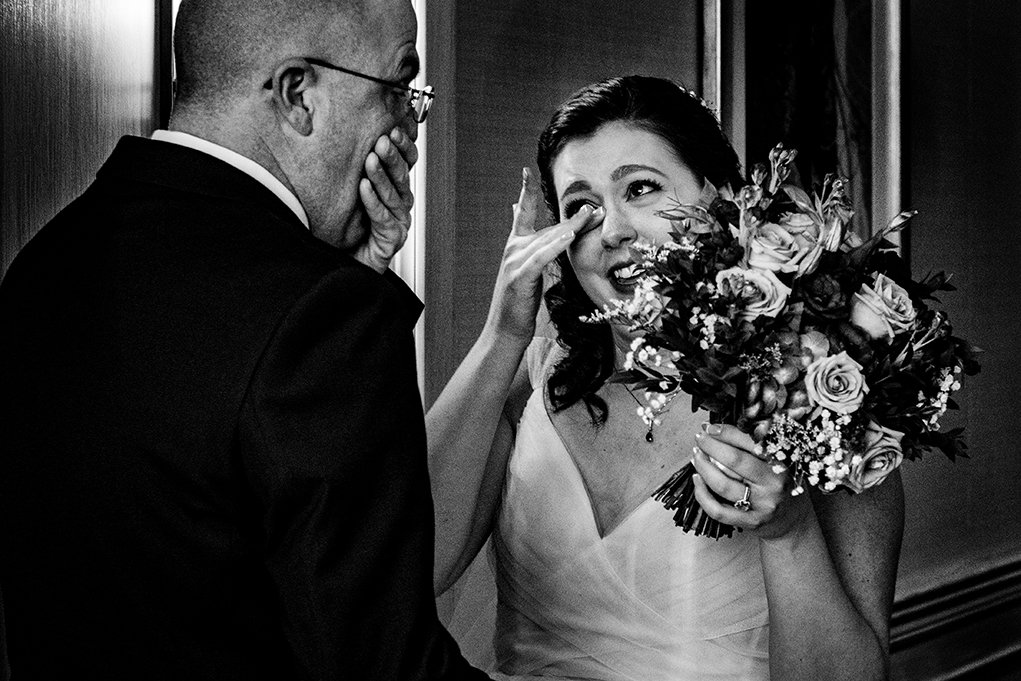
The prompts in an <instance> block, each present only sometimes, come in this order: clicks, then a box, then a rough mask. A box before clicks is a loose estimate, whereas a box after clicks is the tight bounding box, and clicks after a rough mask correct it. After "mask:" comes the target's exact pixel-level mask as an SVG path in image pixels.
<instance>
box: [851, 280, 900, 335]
mask: <svg viewBox="0 0 1021 681" xmlns="http://www.w3.org/2000/svg"><path fill="white" fill-rule="evenodd" d="M914 321H915V306H914V305H912V303H911V298H910V297H909V296H908V292H907V291H905V290H904V289H903V288H901V287H900V286H898V285H897V284H896V283H894V281H893V280H892V279H890V278H889V277H887V276H886V275H885V274H876V276H875V278H874V279H873V283H872V286H869V285H868V284H862V287H861V290H860V291H858V293H855V294H854V300H853V301H852V302H851V323H852V324H854V325H855V326H857V327H858V328H859V329H861V330H862V331H864V332H865V333H867V334H868V335H869V336H870V337H872V338H883V337H886V338H887V339H888V340H893V337H894V336H896V335H897V334H898V333H902V332H904V331H908V330H910V329H911V325H912V324H913V323H914Z"/></svg>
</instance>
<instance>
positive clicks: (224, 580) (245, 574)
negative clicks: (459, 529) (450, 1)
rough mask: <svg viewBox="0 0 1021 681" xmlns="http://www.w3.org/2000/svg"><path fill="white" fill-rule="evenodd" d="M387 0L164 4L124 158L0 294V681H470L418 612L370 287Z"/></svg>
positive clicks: (405, 306) (412, 510) (396, 392)
mask: <svg viewBox="0 0 1021 681" xmlns="http://www.w3.org/2000/svg"><path fill="white" fill-rule="evenodd" d="M415 35H416V22H415V16H414V12H413V10H412V8H411V6H410V3H409V2H408V0H363V1H362V2H342V1H340V0H248V1H242V0H194V1H192V0H185V2H184V3H183V5H182V6H181V9H180V14H179V16H178V26H177V34H176V36H175V47H176V51H177V59H178V98H177V101H176V102H175V108H174V113H173V118H172V120H171V125H170V128H171V129H170V131H162V132H158V133H157V134H156V135H154V139H142V138H124V139H122V140H121V142H120V143H119V145H118V146H117V148H116V149H115V150H114V152H113V154H112V155H111V156H110V158H109V159H108V161H107V162H106V163H105V164H104V166H103V167H102V169H101V170H100V171H99V173H98V175H97V179H96V181H95V182H94V183H93V184H92V185H91V186H90V187H89V188H88V190H87V191H86V192H85V193H84V194H83V195H82V196H81V197H79V198H78V199H77V200H76V201H74V202H73V203H72V204H71V205H69V206H68V207H67V208H66V209H65V210H64V211H63V212H61V213H60V214H59V215H58V216H57V217H56V218H54V220H53V221H52V222H51V223H50V224H48V225H46V226H45V227H44V228H43V229H42V230H41V231H40V232H39V234H38V235H36V237H35V238H34V239H33V240H32V241H31V242H30V243H29V244H28V245H27V246H26V247H25V249H24V250H23V251H22V252H21V254H19V256H18V258H17V259H16V260H15V262H14V263H13V264H12V266H11V268H10V270H9V272H8V274H7V276H6V278H5V280H4V281H3V284H2V286H0V362H2V379H0V424H2V438H3V453H2V456H0V589H2V592H3V594H4V601H5V607H6V626H7V637H8V652H9V656H10V667H11V671H12V674H13V678H15V679H37V678H38V679H64V678H68V679H70V678H104V679H121V678H124V679H127V678H130V679H242V678H243V679H256V678H272V679H311V678H317V679H318V678H338V679H341V678H342V679H357V680H364V679H470V678H485V676H484V675H483V674H481V673H480V672H477V671H474V670H472V669H471V668H470V667H469V666H468V665H467V664H466V663H465V662H464V660H463V659H462V658H461V656H460V654H459V652H458V650H457V647H456V645H455V644H454V642H453V641H452V639H451V638H450V637H449V635H448V634H447V633H446V632H445V630H444V629H443V628H442V626H441V625H440V624H439V622H438V620H437V616H436V610H435V606H434V602H433V592H432V553H433V543H432V541H433V509H432V501H431V497H430V493H429V484H428V474H427V470H426V452H425V448H426V444H425V431H424V424H423V416H422V405H421V398H420V396H419V392H418V388H417V384H416V371H415V360H414V353H413V338H412V328H413V326H414V323H415V321H416V318H417V317H418V315H419V313H420V304H419V302H418V301H417V299H416V298H415V297H414V296H413V294H411V292H410V291H409V290H408V289H407V288H406V287H404V285H403V284H402V283H401V281H400V280H399V279H398V278H397V277H396V276H394V275H393V274H392V273H391V272H390V271H388V270H387V265H388V263H389V261H390V259H391V258H392V256H393V255H394V253H395V252H396V251H397V250H398V249H399V248H400V246H401V245H402V244H403V242H404V238H405V236H406V233H407V227H408V224H409V222H410V220H409V210H410V205H411V195H410V191H409V181H408V169H409V167H410V166H411V165H412V164H413V163H414V162H415V159H416V152H415V149H414V140H415V138H416V137H417V125H418V122H419V121H420V120H421V118H422V117H423V115H424V113H425V111H426V107H425V105H426V103H427V102H424V100H423V98H428V95H427V94H415V93H414V92H412V91H410V90H409V89H408V88H407V85H408V84H409V83H410V82H411V79H412V78H413V77H414V76H415V74H416V71H417V70H418V56H417V54H416V52H415Z"/></svg>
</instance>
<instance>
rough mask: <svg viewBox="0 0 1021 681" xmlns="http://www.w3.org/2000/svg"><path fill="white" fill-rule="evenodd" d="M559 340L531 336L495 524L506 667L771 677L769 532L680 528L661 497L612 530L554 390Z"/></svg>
mask: <svg viewBox="0 0 1021 681" xmlns="http://www.w3.org/2000/svg"><path fill="white" fill-rule="evenodd" d="M551 350H553V345H552V344H551V342H548V341H537V342H536V343H535V344H533V346H532V348H530V350H529V363H530V374H531V375H532V385H533V388H534V390H533V393H532V395H531V397H530V399H529V400H528V403H527V404H526V406H525V409H524V412H523V414H522V417H521V420H520V422H519V424H518V429H517V436H516V441H515V446H514V449H513V452H512V454H511V458H510V461H509V463H508V470H507V476H506V481H505V486H504V496H503V500H502V503H501V507H500V512H499V517H498V520H497V528H496V530H495V532H494V535H493V548H494V555H495V568H496V576H497V587H498V596H499V602H498V609H497V629H496V637H495V647H496V659H497V663H498V666H497V669H498V670H499V671H501V672H504V673H509V674H539V675H546V676H549V677H552V678H580V679H598V680H606V681H610V680H612V681H623V680H625V679H642V680H653V679H664V680H665V679H671V680H674V679H688V678H690V679H696V678H697V679H715V678H719V679H724V678H726V679H764V678H767V677H768V671H767V669H768V664H767V661H766V651H765V645H766V640H767V638H768V636H767V635H766V624H767V611H766V597H765V588H764V585H763V578H762V567H761V564H760V562H759V552H758V543H757V540H756V539H755V538H754V537H752V536H751V535H748V534H738V535H736V536H735V537H733V538H731V539H724V540H720V541H712V540H709V539H706V538H704V537H694V536H692V535H690V534H686V533H684V532H682V531H681V530H680V529H679V528H677V527H676V526H675V525H674V523H673V518H672V514H671V512H669V511H667V510H666V509H664V508H663V507H662V506H661V505H660V504H659V503H658V502H656V501H655V500H653V499H651V498H649V499H646V500H645V501H643V502H642V503H640V504H639V505H638V506H637V507H636V508H635V509H634V510H633V511H631V513H630V514H629V515H628V516H627V517H625V518H624V519H623V520H622V521H621V522H620V523H619V524H618V525H617V526H616V527H615V528H613V530H612V531H611V532H609V533H608V534H607V535H606V536H605V537H600V535H599V531H598V528H597V526H596V521H595V516H594V515H593V509H592V506H591V501H590V499H589V495H588V491H587V489H586V487H585V482H584V480H583V478H582V476H581V473H580V471H579V470H578V467H577V466H576V465H575V462H574V460H573V459H572V457H571V455H570V453H569V452H568V451H567V449H566V447H565V446H564V443H563V441H562V440H561V438H560V435H559V434H558V432H557V430H556V428H555V426H554V424H553V422H552V421H551V420H550V418H549V415H548V413H547V411H546V407H545V404H544V401H543V385H544V382H545V381H544V378H545V375H546V372H547V371H548V368H549V366H550V365H551V364H552V361H553V358H552V357H551Z"/></svg>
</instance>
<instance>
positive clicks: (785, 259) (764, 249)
mask: <svg viewBox="0 0 1021 681" xmlns="http://www.w3.org/2000/svg"><path fill="white" fill-rule="evenodd" d="M810 247H811V244H810V243H809V242H808V240H806V239H803V240H802V242H801V243H799V242H798V240H797V239H796V238H795V237H794V236H793V235H792V234H791V233H790V232H788V231H787V230H786V229H784V228H783V227H781V226H780V225H775V224H773V223H771V222H769V223H766V224H764V225H761V226H759V227H758V228H757V229H756V230H755V231H754V232H753V233H752V237H751V239H750V240H749V242H748V266H749V267H756V268H759V269H763V270H770V271H771V272H794V271H796V270H797V269H798V263H799V262H800V261H801V259H802V258H803V257H804V255H805V252H806V250H805V249H806V248H810Z"/></svg>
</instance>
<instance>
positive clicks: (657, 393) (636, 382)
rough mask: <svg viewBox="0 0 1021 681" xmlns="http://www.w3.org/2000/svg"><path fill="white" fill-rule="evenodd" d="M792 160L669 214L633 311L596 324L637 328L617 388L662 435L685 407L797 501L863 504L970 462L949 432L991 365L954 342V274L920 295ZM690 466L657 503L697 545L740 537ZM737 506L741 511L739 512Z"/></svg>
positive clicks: (828, 191) (620, 308)
mask: <svg viewBox="0 0 1021 681" xmlns="http://www.w3.org/2000/svg"><path fill="white" fill-rule="evenodd" d="M795 153H796V152H795V151H793V150H785V149H783V147H782V146H777V147H776V148H775V149H773V151H772V152H771V153H770V155H769V160H770V163H769V165H768V166H767V165H765V164H761V165H759V166H757V167H756V168H755V169H754V170H753V172H752V176H751V182H750V183H749V184H748V185H747V186H745V187H743V188H741V189H740V190H739V191H738V192H737V193H736V194H735V193H732V192H731V191H730V189H729V188H723V189H722V190H719V191H717V190H716V189H714V188H713V187H711V186H708V185H707V189H706V190H705V191H704V192H703V196H702V198H701V199H700V201H699V204H700V205H678V206H677V207H676V208H674V209H672V210H670V211H667V212H664V213H663V214H662V216H663V217H665V218H667V219H669V220H670V221H671V223H672V225H673V229H672V236H673V239H672V241H670V242H667V243H664V244H661V245H658V246H651V245H638V246H637V247H636V248H635V249H634V250H635V258H636V261H637V263H638V264H639V265H640V266H641V267H642V268H643V269H644V275H643V278H642V280H641V281H640V283H639V285H638V287H637V288H636V290H635V293H634V297H633V298H632V299H631V300H629V301H620V302H618V303H617V304H616V305H615V306H612V307H608V308H606V309H604V311H602V312H599V313H596V314H594V315H592V316H591V317H589V318H588V320H589V321H593V322H613V323H626V324H628V325H629V327H630V328H631V330H632V331H635V332H638V335H637V338H636V339H635V341H634V342H633V344H632V347H631V351H630V352H629V353H628V356H627V361H626V363H625V367H624V371H623V372H621V373H619V374H618V375H616V376H615V377H614V379H613V380H616V381H621V382H625V383H627V384H630V385H631V386H632V387H635V388H638V389H641V390H642V391H644V396H645V399H646V401H647V403H648V406H640V407H639V409H638V413H639V415H640V416H641V417H642V418H643V420H644V421H645V423H646V425H648V426H649V428H650V432H649V435H650V436H651V429H652V428H653V426H654V425H655V424H656V423H658V421H659V416H660V415H661V414H662V412H664V411H665V409H666V407H667V406H668V405H669V401H670V399H672V398H673V397H674V396H675V395H676V394H677V393H678V392H680V391H683V392H685V393H688V394H690V395H691V397H692V408H693V409H705V410H707V411H709V412H710V414H711V420H712V421H713V422H718V423H729V424H734V425H736V426H738V427H739V428H741V429H742V430H743V431H745V432H747V433H749V434H751V435H752V437H753V438H754V440H755V441H756V443H757V445H756V454H758V455H759V456H761V457H763V458H764V459H765V460H767V461H768V462H770V463H771V464H772V466H773V470H774V471H776V472H778V473H779V472H782V471H783V470H789V471H790V474H791V477H792V480H793V492H792V493H793V494H801V493H803V492H804V491H805V488H806V485H808V486H813V487H817V488H819V489H820V490H822V491H823V492H832V491H834V490H836V489H838V488H844V489H846V490H849V491H851V492H855V493H856V492H861V491H862V490H864V489H866V488H868V487H871V486H873V485H876V484H879V483H881V482H882V481H883V480H884V479H885V478H886V477H887V475H889V473H890V472H891V471H893V470H894V469H895V468H897V466H899V465H900V463H901V461H902V460H903V459H904V458H908V459H916V458H918V457H919V456H920V455H921V454H922V453H923V452H925V451H929V450H931V449H932V448H933V447H935V448H938V449H940V450H942V451H943V452H944V453H945V454H946V455H947V456H948V457H949V458H950V459H951V460H953V459H954V458H955V457H957V456H967V454H966V445H965V443H964V442H963V440H962V437H961V432H962V430H963V429H962V428H955V429H952V430H947V431H941V430H940V429H939V419H940V417H941V416H942V415H943V413H944V412H945V411H946V409H947V408H956V405H955V404H954V402H953V400H952V399H951V394H952V393H953V392H954V391H955V390H957V389H958V388H959V387H960V379H961V376H962V374H964V375H972V374H975V373H977V372H978V370H979V365H978V362H977V361H976V359H975V355H976V354H977V352H978V350H977V349H976V348H974V347H973V346H971V345H970V344H969V343H968V342H966V341H964V340H962V339H960V338H957V337H955V336H954V335H953V333H952V330H951V326H950V323H949V320H948V319H947V316H946V314H944V313H943V312H940V311H937V310H934V309H933V308H932V307H930V305H931V303H932V302H933V301H934V300H935V298H934V294H935V293H936V292H937V291H949V290H953V289H954V287H953V286H951V285H950V284H949V283H948V277H947V276H946V275H944V274H943V273H937V274H929V275H927V276H925V277H924V278H922V279H921V280H920V281H914V280H913V279H912V278H911V275H910V272H909V271H908V268H907V266H906V264H905V263H904V262H903V261H902V260H901V259H900V257H899V256H898V255H897V253H896V251H895V248H894V246H893V244H891V243H890V242H889V241H888V240H887V239H886V237H887V236H888V235H889V234H891V233H893V232H896V231H897V230H899V229H901V228H903V226H904V225H905V224H906V223H907V221H908V220H910V218H911V217H912V216H913V215H914V213H913V212H905V213H901V214H900V215H898V216H897V217H895V218H894V219H893V221H892V222H891V223H890V224H889V225H888V226H887V227H886V228H885V229H883V230H881V231H880V232H879V233H878V234H876V235H875V236H873V237H872V238H871V239H869V240H868V241H863V240H862V239H860V238H857V237H856V236H855V235H854V234H853V233H851V232H849V231H848V229H847V227H848V223H849V221H850V218H851V216H852V211H851V210H850V202H849V201H848V198H847V195H846V193H845V186H844V182H843V181H842V180H840V179H838V178H835V177H832V176H830V177H827V178H826V180H825V182H824V184H823V186H822V188H821V191H820V192H819V193H818V194H816V195H814V196H809V195H808V194H807V193H806V192H804V191H803V190H802V189H800V188H798V187H796V186H794V185H792V184H790V183H788V182H787V179H788V176H789V174H790V164H791V162H792V161H793V160H794V156H795ZM693 472H694V469H693V467H692V466H691V464H688V465H686V466H685V467H684V468H683V469H681V470H680V471H678V472H677V473H676V474H674V476H673V477H671V478H670V480H668V481H667V482H666V483H665V484H664V485H663V486H662V487H660V489H659V490H657V492H656V494H655V496H656V498H657V499H659V500H660V501H662V502H663V503H664V504H665V505H666V506H667V508H670V509H671V510H676V514H675V521H676V522H677V524H678V525H679V526H680V527H682V528H683V529H684V530H685V531H694V532H695V534H697V535H707V536H711V537H714V538H718V537H720V536H730V535H731V534H732V532H733V529H734V528H733V527H732V526H730V525H726V524H723V523H719V522H717V521H716V520H713V519H712V518H709V517H708V516H707V515H706V514H705V513H704V512H702V510H701V508H700V507H699V506H698V502H697V501H696V500H695V496H694V486H693V483H692V479H691V476H692V473H693ZM727 503H729V502H727Z"/></svg>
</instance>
